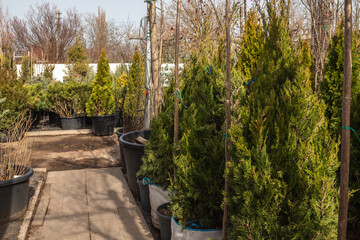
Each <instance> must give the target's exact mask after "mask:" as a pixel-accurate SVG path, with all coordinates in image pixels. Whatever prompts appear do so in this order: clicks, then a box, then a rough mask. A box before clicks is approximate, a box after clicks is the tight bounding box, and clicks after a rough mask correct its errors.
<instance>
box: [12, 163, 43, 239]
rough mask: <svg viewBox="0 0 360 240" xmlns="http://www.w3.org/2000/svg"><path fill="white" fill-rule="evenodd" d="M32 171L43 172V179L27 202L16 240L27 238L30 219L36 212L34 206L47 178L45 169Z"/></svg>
mask: <svg viewBox="0 0 360 240" xmlns="http://www.w3.org/2000/svg"><path fill="white" fill-rule="evenodd" d="M33 170H34V172H43V173H45V177H44V178H43V179H41V180H40V182H39V184H38V185H37V187H36V189H35V193H34V196H32V198H31V199H30V201H29V205H28V210H27V212H26V214H25V216H24V220H23V222H22V224H21V227H20V231H19V235H18V240H25V238H26V236H27V232H28V230H29V227H30V223H31V220H32V218H33V216H34V213H35V210H36V205H37V204H38V202H39V201H38V200H39V196H40V193H41V190H42V189H43V187H44V185H45V182H46V178H47V174H46V172H47V171H46V168H34V169H33Z"/></svg>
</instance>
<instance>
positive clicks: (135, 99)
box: [123, 49, 145, 132]
mask: <svg viewBox="0 0 360 240" xmlns="http://www.w3.org/2000/svg"><path fill="white" fill-rule="evenodd" d="M144 84H145V74H144V63H143V59H142V57H141V55H140V53H139V50H138V49H136V51H135V54H134V56H133V62H132V64H131V67H130V76H129V81H128V82H127V85H126V95H125V100H124V109H123V114H124V132H130V131H134V130H138V129H141V128H142V126H143V115H144V112H143V110H144V101H145V100H144V96H145V95H144V93H145V90H144Z"/></svg>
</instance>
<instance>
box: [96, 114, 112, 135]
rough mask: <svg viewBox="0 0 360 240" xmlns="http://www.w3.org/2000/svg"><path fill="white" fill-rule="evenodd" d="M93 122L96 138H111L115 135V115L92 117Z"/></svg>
mask: <svg viewBox="0 0 360 240" xmlns="http://www.w3.org/2000/svg"><path fill="white" fill-rule="evenodd" d="M91 120H92V129H93V132H94V135H95V136H111V135H113V134H114V128H115V114H113V115H103V116H92V117H91Z"/></svg>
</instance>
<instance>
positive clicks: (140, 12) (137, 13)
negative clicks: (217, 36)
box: [0, 0, 170, 25]
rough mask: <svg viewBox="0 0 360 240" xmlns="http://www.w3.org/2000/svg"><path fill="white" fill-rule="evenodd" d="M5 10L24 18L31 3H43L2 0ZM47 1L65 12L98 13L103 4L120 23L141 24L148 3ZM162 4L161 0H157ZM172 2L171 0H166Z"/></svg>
mask: <svg viewBox="0 0 360 240" xmlns="http://www.w3.org/2000/svg"><path fill="white" fill-rule="evenodd" d="M0 2H2V7H3V9H4V10H8V12H9V15H10V17H14V16H17V17H19V18H21V19H23V18H24V16H25V15H26V12H27V11H28V9H29V7H30V5H32V6H35V4H41V3H42V2H44V1H41V0H40V1H39V0H0ZM45 2H50V3H54V4H55V5H57V6H58V8H59V9H60V11H61V12H63V13H65V10H66V9H68V8H74V7H75V8H76V9H77V10H78V12H79V13H82V14H83V13H84V14H85V13H87V12H91V13H97V9H98V6H101V7H102V8H103V9H104V10H105V12H106V17H107V18H112V19H115V21H116V22H118V23H120V22H123V21H127V20H130V21H131V22H132V23H134V24H135V25H136V24H140V20H141V18H142V17H144V16H145V15H146V5H147V4H146V3H144V0H46V1H45ZM157 2H158V3H157V6H160V1H157ZM166 2H170V0H166V1H165V3H166Z"/></svg>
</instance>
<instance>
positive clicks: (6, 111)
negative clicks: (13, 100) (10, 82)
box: [0, 92, 9, 123]
mask: <svg viewBox="0 0 360 240" xmlns="http://www.w3.org/2000/svg"><path fill="white" fill-rule="evenodd" d="M5 101H6V98H2V96H1V92H0V104H2V103H4V102H5ZM8 112H9V110H8V109H6V110H2V111H1V112H0V123H1V119H2V118H3V117H4V116H5V114H7V113H8Z"/></svg>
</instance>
